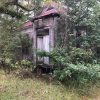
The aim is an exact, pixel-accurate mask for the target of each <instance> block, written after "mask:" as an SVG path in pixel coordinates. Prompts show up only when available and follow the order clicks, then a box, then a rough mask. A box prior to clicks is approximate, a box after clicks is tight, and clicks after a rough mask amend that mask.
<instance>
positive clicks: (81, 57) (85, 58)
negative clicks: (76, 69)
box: [69, 48, 94, 64]
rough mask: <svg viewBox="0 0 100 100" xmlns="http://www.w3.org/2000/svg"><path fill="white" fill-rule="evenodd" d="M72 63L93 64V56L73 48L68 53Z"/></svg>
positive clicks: (90, 52) (89, 52) (88, 52)
mask: <svg viewBox="0 0 100 100" xmlns="http://www.w3.org/2000/svg"><path fill="white" fill-rule="evenodd" d="M69 56H70V58H71V62H72V63H75V64H77V63H93V57H94V54H93V53H92V51H91V50H90V51H86V50H84V49H81V48H73V49H72V50H71V51H70V52H69Z"/></svg>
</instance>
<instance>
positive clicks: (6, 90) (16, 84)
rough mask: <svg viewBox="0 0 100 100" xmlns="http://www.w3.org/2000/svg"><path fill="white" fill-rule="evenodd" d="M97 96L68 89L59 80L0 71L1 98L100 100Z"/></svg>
mask: <svg viewBox="0 0 100 100" xmlns="http://www.w3.org/2000/svg"><path fill="white" fill-rule="evenodd" d="M95 96H96V97H95ZM95 96H94V97H91V98H89V97H86V96H79V95H78V93H77V92H75V89H67V88H65V86H63V85H62V84H61V83H59V82H57V81H56V82H48V81H47V80H45V79H41V78H36V77H33V78H32V79H30V78H27V79H21V78H19V77H15V76H14V75H12V74H10V75H5V74H4V72H3V71H0V100H100V98H99V95H97V94H96V95H95Z"/></svg>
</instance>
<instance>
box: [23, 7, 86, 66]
mask: <svg viewBox="0 0 100 100" xmlns="http://www.w3.org/2000/svg"><path fill="white" fill-rule="evenodd" d="M61 12H62V14H63V11H60V10H59V9H58V8H57V7H54V6H46V7H44V8H43V9H42V11H41V12H40V13H39V14H37V15H35V16H34V17H33V18H32V19H31V21H28V22H26V23H25V24H24V26H23V28H22V31H23V32H24V33H26V34H28V36H29V37H30V38H31V39H32V43H33V45H32V47H33V52H32V56H33V61H34V62H35V63H36V62H42V63H44V64H47V65H49V64H50V59H49V58H48V57H39V56H38V55H37V54H36V52H37V51H38V50H40V51H46V52H50V51H52V50H53V49H54V48H55V46H56V44H57V42H58V41H57V39H58V40H59V38H62V37H63V38H62V42H65V44H67V42H68V38H67V34H66V30H67V27H68V26H69V25H67V27H66V26H65V23H64V20H63V22H61V20H60V23H62V24H60V23H59V19H60V15H61ZM65 21H67V20H65ZM59 24H60V25H59ZM59 26H60V28H62V29H59ZM61 26H62V27H61ZM79 29H80V28H79ZM60 31H62V32H60ZM80 31H81V29H80ZM82 32H83V34H84V33H85V31H84V30H83V29H82ZM82 32H81V33H82ZM81 33H80V34H81ZM58 34H59V35H58ZM78 34H79V30H78V27H77V29H76V31H75V32H72V34H71V35H74V37H76V36H77V35H78ZM78 36H79V35H78ZM59 44H61V43H60V42H59Z"/></svg>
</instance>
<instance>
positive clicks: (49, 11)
mask: <svg viewBox="0 0 100 100" xmlns="http://www.w3.org/2000/svg"><path fill="white" fill-rule="evenodd" d="M59 15H60V12H59V10H58V9H57V8H56V7H52V6H48V7H44V8H43V10H42V12H41V13H40V14H38V15H36V16H35V17H34V18H33V19H32V21H34V20H37V19H40V18H43V17H47V16H59Z"/></svg>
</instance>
